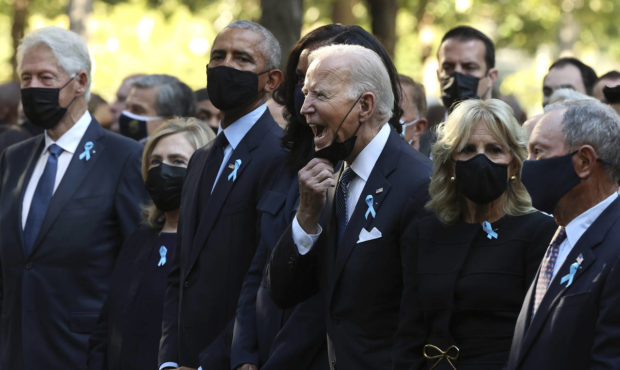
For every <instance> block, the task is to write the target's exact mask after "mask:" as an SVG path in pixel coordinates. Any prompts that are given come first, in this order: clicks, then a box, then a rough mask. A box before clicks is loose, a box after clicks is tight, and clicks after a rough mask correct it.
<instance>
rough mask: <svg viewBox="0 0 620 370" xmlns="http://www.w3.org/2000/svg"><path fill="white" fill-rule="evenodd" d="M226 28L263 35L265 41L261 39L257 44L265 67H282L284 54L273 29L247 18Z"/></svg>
mask: <svg viewBox="0 0 620 370" xmlns="http://www.w3.org/2000/svg"><path fill="white" fill-rule="evenodd" d="M226 28H239V29H242V30H250V31H254V32H256V33H259V34H261V35H262V36H263V41H261V42H260V43H259V44H258V45H257V46H258V49H259V50H260V52H261V54H262V55H263V57H264V58H265V67H266V68H267V70H272V69H279V68H280V56H281V54H282V52H281V51H280V43H279V42H278V39H276V37H275V36H274V35H273V33H271V31H269V30H268V29H266V28H265V27H263V26H261V25H260V24H258V23H254V22H250V21H246V20H238V21H234V22H232V23H230V24H229V25H228V26H226Z"/></svg>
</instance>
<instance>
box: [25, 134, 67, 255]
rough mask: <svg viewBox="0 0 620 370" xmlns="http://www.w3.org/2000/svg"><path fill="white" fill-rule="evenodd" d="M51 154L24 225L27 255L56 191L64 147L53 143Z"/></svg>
mask: <svg viewBox="0 0 620 370" xmlns="http://www.w3.org/2000/svg"><path fill="white" fill-rule="evenodd" d="M48 151H49V156H48V157H47V163H46V164H45V169H44V170H43V173H42V174H41V177H40V178H39V182H38V183H37V187H36V189H35V191H34V194H33V195H32V202H31V203H30V210H29V211H28V217H27V218H26V226H25V227H24V249H25V251H26V255H28V254H30V251H31V250H32V247H33V246H34V242H35V240H36V239H37V235H38V234H39V230H40V229H41V225H42V224H43V218H44V217H45V213H46V212H47V207H48V206H49V204H50V200H52V194H53V193H54V182H55V180H56V170H57V169H58V156H60V153H62V148H61V147H59V146H58V145H56V144H52V145H50V146H49V148H48Z"/></svg>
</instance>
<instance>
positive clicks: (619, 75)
mask: <svg viewBox="0 0 620 370" xmlns="http://www.w3.org/2000/svg"><path fill="white" fill-rule="evenodd" d="M606 79H612V80H616V79H620V72H618V71H615V70H614V71H609V72H607V73H605V74H604V75H602V76H600V77H599V78H598V79H597V80H596V82H599V81H601V80H606Z"/></svg>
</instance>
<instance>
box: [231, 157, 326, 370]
mask: <svg viewBox="0 0 620 370" xmlns="http://www.w3.org/2000/svg"><path fill="white" fill-rule="evenodd" d="M282 165H283V166H286V163H282ZM280 173H281V176H280V177H278V178H277V179H275V182H274V185H273V187H272V188H271V190H270V191H269V196H268V197H265V198H264V200H265V202H264V203H265V204H275V203H278V204H279V203H282V202H284V207H282V208H281V211H280V212H278V213H276V214H272V213H270V212H269V207H263V206H262V205H259V209H264V210H265V212H263V216H262V217H263V220H262V222H261V227H262V228H263V231H262V232H261V242H260V244H259V245H258V248H257V249H256V254H255V255H254V259H253V260H252V265H251V266H250V269H249V270H248V274H247V275H246V277H245V280H244V282H243V288H242V289H241V295H240V297H239V303H238V306H237V315H236V318H235V326H234V332H233V342H232V347H231V369H233V370H234V369H236V368H237V367H239V366H240V365H242V364H244V363H252V364H256V365H257V366H258V367H259V368H260V369H263V370H269V369H272V370H280V369H298V370H304V369H308V370H310V369H311V370H326V369H328V368H329V366H328V361H327V347H326V343H325V319H324V313H323V308H324V305H323V301H322V300H321V297H320V296H319V295H315V296H314V297H311V298H310V299H308V300H307V301H304V302H301V303H300V304H298V305H296V306H294V307H292V308H289V309H281V308H279V307H278V306H277V305H276V304H275V302H274V301H273V299H271V296H270V295H269V288H268V283H267V276H266V266H267V261H268V260H269V256H270V255H271V251H272V250H273V247H275V245H276V243H277V241H278V239H279V237H280V235H281V234H282V232H284V230H285V229H286V227H287V226H288V225H289V224H290V223H291V222H292V220H293V217H295V213H296V211H297V207H298V201H299V183H298V179H297V176H291V175H290V170H289V169H288V168H284V169H283V170H282V171H281V172H280ZM273 208H275V207H273Z"/></svg>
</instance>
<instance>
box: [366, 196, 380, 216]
mask: <svg viewBox="0 0 620 370" xmlns="http://www.w3.org/2000/svg"><path fill="white" fill-rule="evenodd" d="M372 202H373V198H372V195H370V194H369V195H367V196H366V204H367V205H368V209H367V210H366V214H365V215H364V217H366V219H367V220H368V215H372V218H377V212H375V209H374V207H373V206H372Z"/></svg>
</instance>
